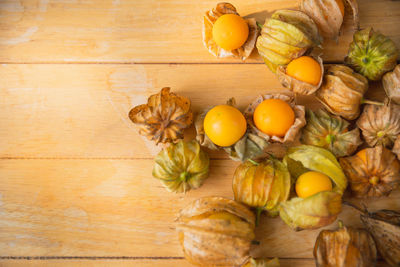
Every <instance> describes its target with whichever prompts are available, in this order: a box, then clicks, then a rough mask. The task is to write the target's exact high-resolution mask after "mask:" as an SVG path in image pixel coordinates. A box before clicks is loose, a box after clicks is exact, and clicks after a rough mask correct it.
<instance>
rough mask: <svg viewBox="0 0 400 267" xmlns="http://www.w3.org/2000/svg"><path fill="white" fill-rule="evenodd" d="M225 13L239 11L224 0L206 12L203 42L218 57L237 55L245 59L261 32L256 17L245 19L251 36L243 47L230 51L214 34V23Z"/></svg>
mask: <svg viewBox="0 0 400 267" xmlns="http://www.w3.org/2000/svg"><path fill="white" fill-rule="evenodd" d="M225 14H235V15H239V13H237V11H236V8H235V7H234V6H233V5H232V4H230V3H224V2H222V3H218V4H217V6H216V7H215V8H213V9H212V10H209V11H207V12H206V14H205V15H204V22H203V44H204V46H205V47H206V48H207V49H208V51H209V52H210V53H211V54H213V55H214V56H216V57H219V58H224V57H236V58H240V59H242V60H245V59H247V58H248V57H249V56H250V55H251V52H252V51H253V49H254V47H255V45H256V40H257V36H258V33H259V29H258V27H257V22H256V20H255V19H254V18H247V19H245V21H246V22H247V24H248V25H249V37H248V38H247V40H246V42H245V43H244V44H243V45H242V46H241V47H239V48H237V49H234V50H232V51H228V50H225V49H223V48H221V47H219V46H218V45H217V43H216V42H215V41H214V39H213V35H212V29H213V26H214V23H215V22H216V21H217V19H218V18H219V17H220V16H222V15H225Z"/></svg>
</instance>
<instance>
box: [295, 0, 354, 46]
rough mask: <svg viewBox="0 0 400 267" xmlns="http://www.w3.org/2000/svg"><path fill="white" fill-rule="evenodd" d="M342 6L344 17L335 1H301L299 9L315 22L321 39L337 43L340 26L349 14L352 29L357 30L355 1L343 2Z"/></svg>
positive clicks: (344, 0) (347, 0)
mask: <svg viewBox="0 0 400 267" xmlns="http://www.w3.org/2000/svg"><path fill="white" fill-rule="evenodd" d="M343 4H345V12H344V17H343V16H342V12H341V11H340V9H339V6H338V5H337V3H336V1H335V0H324V1H317V0H302V1H301V5H300V8H301V10H302V11H304V12H305V13H306V14H307V15H309V16H310V17H311V18H312V19H313V20H314V21H315V23H316V24H317V26H318V28H319V30H320V32H321V34H322V36H323V37H325V38H329V39H334V40H336V41H337V39H338V36H339V34H340V29H341V27H342V24H343V22H344V21H345V18H346V17H347V16H349V15H350V14H351V15H352V17H353V26H354V28H356V29H358V28H359V19H358V4H357V1H356V0H343Z"/></svg>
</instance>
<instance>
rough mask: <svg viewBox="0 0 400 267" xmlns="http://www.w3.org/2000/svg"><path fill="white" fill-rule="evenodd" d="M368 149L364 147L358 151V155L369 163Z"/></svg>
mask: <svg viewBox="0 0 400 267" xmlns="http://www.w3.org/2000/svg"><path fill="white" fill-rule="evenodd" d="M366 152H367V150H366V149H365V148H364V149H362V150H360V151H358V152H357V154H356V155H357V156H358V157H359V158H360V159H361V160H362V161H363V162H364V163H367V153H366Z"/></svg>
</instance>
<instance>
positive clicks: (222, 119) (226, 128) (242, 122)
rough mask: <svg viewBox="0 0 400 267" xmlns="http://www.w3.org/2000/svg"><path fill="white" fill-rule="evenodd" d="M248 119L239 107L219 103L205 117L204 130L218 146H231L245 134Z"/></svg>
mask: <svg viewBox="0 0 400 267" xmlns="http://www.w3.org/2000/svg"><path fill="white" fill-rule="evenodd" d="M246 128H247V123H246V119H245V118H244V116H243V114H242V113H241V112H240V111H239V110H238V109H237V108H234V107H232V106H229V105H218V106H215V107H213V108H212V109H210V110H209V111H208V112H207V114H206V116H205V118H204V131H205V133H206V135H207V136H208V138H210V140H211V141H212V142H213V143H214V144H216V145H218V146H223V147H227V146H231V145H233V144H234V143H236V142H237V141H239V139H240V138H242V136H243V135H244V134H245V132H246Z"/></svg>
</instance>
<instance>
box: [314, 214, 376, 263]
mask: <svg viewBox="0 0 400 267" xmlns="http://www.w3.org/2000/svg"><path fill="white" fill-rule="evenodd" d="M339 225H340V226H341V222H339ZM314 258H315V264H316V266H317V267H346V266H358V267H369V266H374V265H375V263H376V258H377V250H376V246H375V242H374V240H373V238H372V236H371V235H370V234H369V233H368V232H367V231H366V230H364V229H356V228H352V227H346V226H342V227H339V229H337V230H334V231H332V230H323V231H321V232H320V233H319V235H318V237H317V240H316V242H315V246H314Z"/></svg>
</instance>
